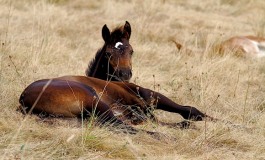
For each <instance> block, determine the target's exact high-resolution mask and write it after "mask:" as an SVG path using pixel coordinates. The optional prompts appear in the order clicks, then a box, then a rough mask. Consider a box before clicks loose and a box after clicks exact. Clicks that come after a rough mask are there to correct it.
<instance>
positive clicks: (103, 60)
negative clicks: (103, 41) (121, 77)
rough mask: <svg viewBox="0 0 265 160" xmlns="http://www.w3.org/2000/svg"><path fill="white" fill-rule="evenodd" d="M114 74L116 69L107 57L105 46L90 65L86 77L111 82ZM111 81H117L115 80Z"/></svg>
mask: <svg viewBox="0 0 265 160" xmlns="http://www.w3.org/2000/svg"><path fill="white" fill-rule="evenodd" d="M113 73H114V68H113V67H112V66H111V65H110V64H109V59H108V57H107V55H106V46H105V45H104V46H103V47H102V48H101V49H99V50H98V51H97V53H96V56H95V58H94V59H93V60H92V61H91V62H90V63H89V65H88V68H87V70H86V75H87V76H88V77H95V78H98V79H102V80H110V77H111V75H112V74H113ZM111 80H112V81H116V80H115V78H112V79H111Z"/></svg>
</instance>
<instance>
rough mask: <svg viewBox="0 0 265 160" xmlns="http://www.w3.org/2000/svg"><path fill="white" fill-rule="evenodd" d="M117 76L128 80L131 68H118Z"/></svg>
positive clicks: (122, 79)
mask: <svg viewBox="0 0 265 160" xmlns="http://www.w3.org/2000/svg"><path fill="white" fill-rule="evenodd" d="M117 76H118V79H119V80H121V81H129V80H130V79H131V77H132V70H131V69H127V68H126V69H124V68H122V69H118V71H117Z"/></svg>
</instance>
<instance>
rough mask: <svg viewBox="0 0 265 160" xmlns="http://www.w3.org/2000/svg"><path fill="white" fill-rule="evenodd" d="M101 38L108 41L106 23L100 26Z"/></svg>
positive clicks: (108, 34) (108, 33) (108, 35)
mask: <svg viewBox="0 0 265 160" xmlns="http://www.w3.org/2000/svg"><path fill="white" fill-rule="evenodd" d="M102 38H103V39H104V41H105V42H108V41H109V40H110V31H109V29H108V27H107V25H106V24H105V25H104V26H103V28H102Z"/></svg>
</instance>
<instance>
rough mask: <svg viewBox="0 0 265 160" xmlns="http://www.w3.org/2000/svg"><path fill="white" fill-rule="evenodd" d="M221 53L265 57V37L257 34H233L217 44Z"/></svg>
mask: <svg viewBox="0 0 265 160" xmlns="http://www.w3.org/2000/svg"><path fill="white" fill-rule="evenodd" d="M219 52H220V53H221V54H225V53H234V54H235V55H237V56H243V57H247V56H252V57H265V38H263V37H257V36H235V37H231V38H229V39H227V40H225V41H224V42H222V43H221V44H220V45H219Z"/></svg>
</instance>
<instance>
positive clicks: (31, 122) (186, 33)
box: [0, 0, 265, 160]
mask: <svg viewBox="0 0 265 160" xmlns="http://www.w3.org/2000/svg"><path fill="white" fill-rule="evenodd" d="M264 7H265V2H264V1H263V0H252V1H248V0H242V1H236V0H206V1H197V0H189V1H186V0H178V1H174V0H163V1H162V0H161V1H158V0H157V1H152V0H146V1H141V0H135V1H132V0H127V1H121V0H110V1H103V0H100V1H98V0H97V1H89V2H88V1H85V0H75V1H70V0H40V1H35V0H20V1H15V0H0V22H1V23H0V24H1V25H0V42H1V46H0V59H1V68H0V69H1V74H0V80H1V81H0V82H1V83H0V89H1V93H0V95H1V100H0V103H1V106H0V107H1V113H0V135H1V137H0V155H1V158H2V159H78V158H79V159H260V160H262V159H265V114H264V111H265V86H264V84H265V63H264V62H265V60H264V59H246V58H242V57H235V56H233V55H231V53H228V54H227V55H224V56H220V55H218V53H217V52H216V51H215V50H212V48H214V46H215V45H216V44H217V43H218V42H220V41H222V40H224V39H226V38H228V37H230V36H234V35H248V34H253V35H265V30H264V24H265V21H264V19H265V16H264V15H265V14H264V13H265V11H264ZM125 20H128V21H129V22H130V23H131V25H132V37H131V44H132V46H133V48H134V51H135V54H134V57H133V74H134V76H133V79H132V81H133V82H134V83H137V84H139V85H141V86H145V87H147V88H150V89H155V90H156V91H160V92H162V93H163V94H165V95H167V96H169V97H170V98H172V99H173V100H174V101H176V102H178V103H180V104H189V105H194V106H197V107H198V108H199V109H200V110H202V111H204V112H206V113H207V114H209V115H211V116H214V117H217V118H220V119H223V120H226V121H231V122H232V123H234V124H237V125H231V124H227V123H222V122H217V123H214V122H196V123H194V124H192V127H191V128H190V129H186V130H181V129H178V128H168V127H166V126H159V125H155V124H152V123H148V124H146V125H143V126H139V128H143V129H146V130H152V131H159V132H162V133H164V134H165V136H164V137H161V139H160V140H157V139H155V138H153V137H151V136H149V135H146V134H144V133H139V134H137V135H126V134H123V133H117V134H116V133H114V132H111V131H109V130H108V129H107V128H104V127H103V128H99V127H97V126H90V125H89V123H88V122H85V123H84V124H83V125H82V124H81V123H80V122H77V121H76V120H55V121H54V122H53V123H52V124H50V123H45V122H42V121H40V120H39V119H38V118H37V117H35V116H29V117H27V118H24V117H23V116H22V115H21V114H20V113H18V112H16V108H17V106H18V105H19V103H18V98H19V96H20V93H21V92H22V91H23V89H24V88H25V87H26V86H27V85H28V84H29V83H31V82H33V81H35V80H37V79H40V78H49V77H57V76H62V75H84V72H85V69H86V67H87V64H88V62H89V61H90V60H91V59H92V58H93V56H94V54H95V53H96V51H97V49H99V48H100V47H101V46H102V44H103V40H102V39H101V27H102V26H103V25H104V24H107V25H108V26H109V28H114V27H115V26H116V25H117V24H120V25H122V24H124V22H125ZM170 39H174V40H176V41H178V42H181V43H182V44H184V45H185V46H186V47H188V48H189V49H191V50H193V51H194V53H193V55H191V56H189V55H187V54H185V51H183V52H178V51H177V49H176V47H175V45H174V43H172V42H170V41H169V40H170ZM156 114H157V115H158V117H159V119H161V120H162V121H166V122H179V121H180V120H181V117H180V116H179V115H177V114H170V113H164V112H160V111H158V112H157V113H156Z"/></svg>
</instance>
